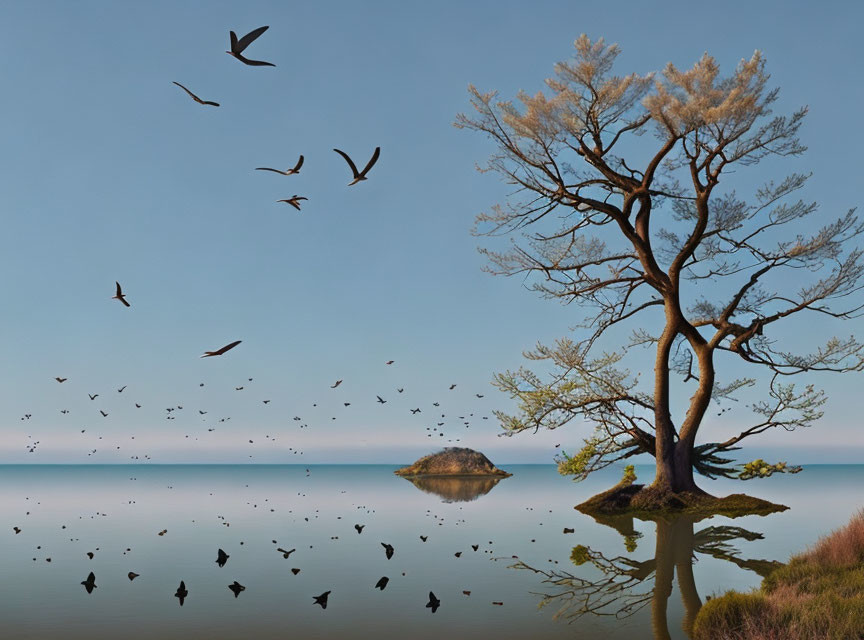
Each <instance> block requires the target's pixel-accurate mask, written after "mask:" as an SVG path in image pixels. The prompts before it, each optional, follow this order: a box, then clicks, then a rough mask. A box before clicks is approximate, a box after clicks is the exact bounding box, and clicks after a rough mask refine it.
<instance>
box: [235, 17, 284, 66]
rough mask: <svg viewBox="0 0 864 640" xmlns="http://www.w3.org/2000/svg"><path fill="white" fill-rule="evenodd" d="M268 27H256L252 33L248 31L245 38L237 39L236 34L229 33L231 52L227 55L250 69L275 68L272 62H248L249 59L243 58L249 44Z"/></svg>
mask: <svg viewBox="0 0 864 640" xmlns="http://www.w3.org/2000/svg"><path fill="white" fill-rule="evenodd" d="M269 28H270V27H269V26H268V27H258V28H257V29H255V30H254V31H250V32H249V33H247V34H246V35H245V36H243V37H242V38H240V39H239V40H238V39H237V34H236V33H234V32H233V31H231V32H230V33H231V50H230V51H226V52H225V53H227V54H228V55H231V56H234V57H235V58H237V59H238V60H239V61H240V62H242V63H243V64H246V65H249V66H250V67H275V66H276V65H275V64H273V63H272V62H264V61H262V60H250V59H249V58H244V57H243V51H244V50H245V49H246V47H248V46H249V45H250V44H252V43H253V42H255V40H257V39H258V36H260V35H261V34H262V33H264V32H265V31H267V29H269Z"/></svg>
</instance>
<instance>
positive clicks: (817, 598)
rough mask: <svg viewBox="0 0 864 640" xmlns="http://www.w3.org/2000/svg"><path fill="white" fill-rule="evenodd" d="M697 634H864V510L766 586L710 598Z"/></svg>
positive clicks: (769, 638)
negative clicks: (744, 592)
mask: <svg viewBox="0 0 864 640" xmlns="http://www.w3.org/2000/svg"><path fill="white" fill-rule="evenodd" d="M694 637H695V638H697V640H708V639H711V640H725V639H728V640H739V639H740V640H744V639H745V638H746V639H748V640H774V639H775V638H789V639H796V638H800V639H807V640H810V639H813V640H817V639H823V638H824V639H831V640H846V639H856V640H857V639H859V638H862V637H864V511H859V512H858V513H856V514H855V515H854V516H853V517H852V519H851V521H850V522H849V524H847V525H846V526H844V527H843V528H841V529H838V530H837V531H834V532H832V533H831V534H829V535H827V536H825V537H823V538H821V539H820V540H819V541H818V542H817V543H816V544H815V545H813V547H811V548H810V549H808V550H807V551H805V552H804V553H802V554H799V555H796V556H794V557H793V558H792V559H791V560H790V561H789V564H787V565H785V566H783V567H781V568H779V569H777V570H776V571H774V572H773V573H771V574H770V575H768V576H767V577H766V578H765V580H763V582H762V587H761V589H759V590H757V591H754V592H752V593H747V594H742V593H737V592H735V591H730V592H728V593H727V594H725V595H723V596H721V597H719V598H715V599H713V600H711V601H709V602H707V603H706V604H705V606H704V607H702V610H701V611H700V612H699V615H698V616H697V618H696V622H695V627H694Z"/></svg>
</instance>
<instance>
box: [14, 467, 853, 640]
mask: <svg viewBox="0 0 864 640" xmlns="http://www.w3.org/2000/svg"><path fill="white" fill-rule="evenodd" d="M503 466H505V467H506V468H507V469H508V470H509V471H512V472H513V474H514V475H513V477H511V478H507V479H504V480H502V481H501V482H499V483H498V484H497V485H495V486H492V487H491V488H490V487H488V486H486V487H483V488H482V490H483V491H488V493H485V494H483V493H481V495H479V496H478V497H477V498H476V499H474V500H473V501H467V502H464V501H463V502H444V501H443V499H442V498H441V497H440V496H438V495H436V494H435V493H433V492H429V491H427V490H426V489H425V488H424V490H421V489H418V488H417V487H415V486H414V485H413V484H411V483H410V482H408V481H406V480H405V479H402V478H399V477H396V476H394V475H393V473H392V471H393V469H395V468H396V467H393V466H366V465H364V466H321V465H318V466H311V467H309V469H310V473H309V474H308V475H307V473H306V467H304V466H295V465H291V466H0V486H2V487H3V490H2V493H0V513H2V522H0V540H2V546H0V567H2V579H0V620H2V623H0V624H2V628H0V637H3V638H40V639H42V638H91V639H93V638H112V639H113V638H120V637H123V638H184V639H188V638H192V637H195V638H284V637H297V638H327V639H333V638H368V637H377V638H391V637H392V638H395V637H399V638H405V637H407V638H412V639H420V638H429V639H432V638H436V639H437V638H444V637H448V638H453V639H456V638H487V637H496V638H574V637H577V638H591V637H604V638H628V639H631V640H632V639H633V638H643V637H652V634H657V637H672V638H683V637H686V635H685V634H684V632H683V631H682V620H683V619H684V617H685V615H686V613H685V606H684V605H683V604H682V597H681V596H682V594H681V593H680V590H679V586H678V582H677V580H676V581H675V582H674V587H673V589H672V593H671V596H670V597H669V599H668V602H665V606H664V607H660V609H661V611H659V612H658V610H657V609H658V607H657V603H658V602H659V600H657V598H656V597H655V596H656V594H652V589H653V585H654V577H655V576H654V573H653V572H654V571H657V572H658V573H662V574H663V575H665V573H663V570H662V569H661V568H660V567H661V566H664V565H663V562H662V561H658V562H656V567H655V562H654V560H655V556H656V557H657V558H659V557H661V556H662V557H666V555H667V553H666V551H663V550H662V549H660V547H662V546H663V544H661V545H659V546H658V545H657V541H656V537H655V536H656V532H657V525H655V524H654V523H651V522H640V521H635V522H633V523H632V527H633V531H632V532H631V533H633V534H636V535H631V536H630V538H629V539H630V543H629V545H628V544H627V542H626V540H625V538H624V537H622V535H620V534H619V533H618V532H617V531H616V530H615V529H613V528H611V527H609V526H604V525H601V524H598V523H596V522H595V521H594V520H592V519H591V518H588V517H586V516H583V515H582V514H580V513H579V512H577V511H575V510H574V509H573V505H575V504H577V503H578V502H580V501H582V500H583V499H585V498H586V497H588V496H590V495H592V494H594V493H596V492H597V491H600V490H602V489H605V488H608V487H609V486H611V485H612V484H613V483H614V482H615V481H616V480H617V478H618V477H619V475H620V472H619V471H615V472H610V473H607V474H605V475H601V476H594V477H592V478H591V479H589V481H587V482H585V483H581V484H574V483H572V482H571V481H570V480H568V479H565V478H562V477H561V476H559V475H558V474H557V473H556V471H555V468H554V467H552V466H537V465H511V466H507V465H503ZM637 472H638V473H639V475H640V481H650V479H651V478H650V473H651V471H650V469H648V468H645V469H640V468H637ZM862 481H864V465H862V466H857V465H856V466H814V467H808V468H806V469H805V471H804V472H803V473H800V474H798V475H793V476H777V477H774V478H770V479H767V480H761V481H758V480H757V481H752V482H747V483H742V482H733V481H716V482H707V481H706V482H703V485H704V486H705V488H706V489H707V490H709V491H711V492H712V493H715V494H716V495H724V494H727V493H733V492H744V491H746V492H748V493H751V494H753V495H758V496H760V497H764V498H766V499H770V500H774V501H777V502H782V503H784V504H787V505H789V506H790V507H792V508H791V509H790V510H789V511H786V512H784V513H781V514H775V515H773V516H768V517H765V518H761V517H756V516H750V517H746V518H739V519H736V520H729V519H727V518H722V517H716V518H713V519H711V520H708V521H703V522H699V523H696V524H694V525H687V526H684V527H683V528H680V527H679V529H680V531H679V530H676V531H677V533H675V534H674V536H672V537H670V536H671V534H669V532H665V533H663V534H662V536H661V542H663V540H666V539H669V540H673V543H674V545H677V546H678V547H679V549H678V556H679V560H680V557H689V556H691V555H692V556H695V557H696V562H695V564H694V565H693V569H692V571H693V582H692V584H689V585H688V586H687V587H686V588H685V592H684V594H683V595H684V600H685V601H687V602H688V603H689V606H690V607H691V609H692V608H693V606H694V600H693V597H694V595H695V596H696V598H698V599H701V600H702V601H704V599H705V596H706V595H711V594H712V593H718V592H722V591H724V590H726V589H729V588H736V589H746V588H748V587H751V586H755V585H757V584H758V583H759V582H760V580H761V579H760V577H759V576H758V575H757V573H756V572H754V571H753V570H752V567H754V566H756V567H758V566H761V565H759V564H758V563H756V564H753V563H748V561H750V560H785V559H786V558H787V557H788V556H789V554H790V553H792V552H795V551H799V550H802V549H803V548H804V547H806V546H807V545H808V544H811V543H812V542H814V541H815V540H816V539H817V538H818V537H819V536H820V535H823V534H824V533H827V532H828V531H829V530H831V529H832V528H835V527H837V526H840V525H842V524H843V523H845V522H846V521H847V520H848V518H849V517H850V515H851V514H852V513H853V512H854V511H855V510H857V509H858V508H860V507H861V506H862V503H864V500H862V498H861V493H860V487H861V485H862ZM446 491H449V492H450V493H449V494H448V495H450V496H451V497H452V496H453V495H458V496H462V493H460V492H458V491H457V492H456V493H454V492H453V489H452V488H447V489H446ZM28 512H29V513H28ZM307 519H308V520H307ZM354 524H364V525H366V526H365V529H364V530H363V533H362V534H360V535H358V534H357V533H356V531H355V530H354ZM64 525H65V529H64V528H62V527H63V526H64ZM228 525H230V526H228ZM724 525H728V526H734V527H740V528H742V529H741V530H728V529H711V530H709V531H708V532H707V533H706V532H705V531H706V528H708V527H721V526H724ZM13 526H18V527H20V528H21V530H22V531H21V533H20V534H19V535H16V534H15V533H14V531H13V529H12V527H13ZM564 527H572V528H574V529H575V530H576V531H575V533H573V534H564V533H563V532H562V531H563V529H564ZM624 528H625V529H626V527H624ZM163 529H167V533H166V534H165V535H164V536H159V535H157V534H158V532H159V531H161V530H163ZM742 530H747V531H751V532H757V533H761V534H764V538H763V539H752V540H748V538H752V537H753V536H742V535H741V531H742ZM681 531H683V532H684V533H683V534H682V533H681ZM691 532H692V533H691ZM718 532H720V533H719V534H718ZM639 534H641V537H638V535H639ZM420 535H427V536H428V542H426V543H423V542H422V541H421V540H420V537H419V536H420ZM682 535H683V537H682ZM717 535H720V537H721V538H723V539H722V540H720V539H718V538H717ZM724 536H725V537H724ZM730 536H731V538H730ZM273 540H276V541H277V543H278V544H274V543H273V542H272V541H273ZM532 540H533V541H532ZM682 540H683V542H682ZM694 541H695V542H694ZM381 542H387V543H390V544H392V545H393V546H394V547H395V549H396V553H395V555H394V557H393V558H392V559H391V560H387V559H386V558H385V555H384V549H383V548H382V547H381V544H380V543H381ZM490 542H491V544H490ZM634 542H635V548H633V543H634ZM472 544H478V545H480V546H479V550H478V551H473V550H472V548H471V545H472ZM664 544H665V543H664ZM670 544H671V543H670ZM576 545H585V546H587V547H588V548H589V549H590V551H591V553H592V554H595V556H594V557H595V558H599V559H598V560H597V564H592V563H591V562H587V563H584V564H582V565H580V566H574V564H573V563H572V562H571V560H570V556H571V551H572V549H573V547H575V546H576ZM682 545H683V546H685V547H686V546H688V545H690V546H693V545H695V550H693V551H692V552H691V550H690V549H689V548H687V549H684V550H683V551H682V549H681V548H680V547H682ZM718 545H719V546H718ZM277 546H279V547H283V548H285V549H292V548H296V551H295V552H294V553H293V554H292V555H291V556H290V558H289V559H287V560H286V559H283V558H282V555H281V554H280V553H277V551H276V547H277ZM628 546H629V548H630V549H631V550H632V551H628V549H627V547H628ZM37 547H41V548H37ZM220 547H221V548H222V549H224V550H225V551H226V552H227V553H228V554H229V555H230V559H229V560H228V563H227V564H226V566H225V567H224V568H219V567H218V566H217V565H216V563H215V560H216V551H217V549H218V548H220ZM97 549H98V550H97ZM127 549H129V551H127ZM88 551H93V552H94V553H95V557H94V558H93V560H90V559H88V558H87V556H86V553H87V552H88ZM459 551H461V552H462V556H461V557H460V558H457V557H455V556H454V554H455V553H456V552H459ZM673 551H674V550H673ZM598 554H599V555H598ZM658 554H659V555H658ZM682 554H683V555H682ZM514 555H516V556H518V557H519V559H521V560H523V561H524V562H525V563H526V564H528V565H530V566H532V567H534V568H538V569H543V570H547V571H548V570H558V571H566V572H570V573H571V574H573V575H574V576H577V577H579V578H582V579H584V580H588V581H592V584H593V582H594V581H597V580H599V579H602V578H604V577H606V578H608V577H609V576H610V575H612V574H611V573H609V574H604V573H603V572H601V571H600V570H599V569H598V567H599V568H603V569H604V571H608V572H613V573H614V572H615V571H617V570H618V569H620V568H621V567H623V568H624V569H625V571H631V573H633V574H637V577H639V578H644V579H643V580H641V581H640V580H637V579H633V578H632V577H631V576H630V574H625V575H623V576H620V575H619V576H618V579H619V580H620V579H621V578H622V577H623V579H624V580H629V581H630V583H629V586H630V587H631V589H629V590H625V591H623V592H622V595H623V596H625V598H626V597H628V594H629V597H630V600H629V601H628V600H626V599H625V598H620V599H618V600H617V601H616V599H615V598H613V599H612V600H610V604H609V605H608V607H609V608H607V611H614V610H615V609H616V606H617V605H618V604H623V603H626V602H633V603H636V604H638V603H640V602H641V603H642V604H643V605H644V606H643V608H641V609H639V610H638V611H636V612H635V613H633V614H632V615H629V616H625V617H615V616H610V617H597V616H592V615H590V614H589V615H584V616H581V617H579V616H573V615H572V614H573V613H574V611H575V610H576V609H578V598H577V599H576V600H573V599H571V600H569V601H568V600H567V599H566V591H567V589H566V588H565V589H563V591H564V592H565V596H563V597H559V598H557V599H555V600H554V601H553V602H551V603H550V604H548V605H547V606H545V607H543V608H540V609H538V604H539V603H540V602H541V599H542V596H541V595H540V594H543V593H546V594H555V593H558V592H559V591H562V589H561V588H558V587H555V586H554V585H549V584H543V582H542V580H543V579H544V576H543V575H541V574H537V573H533V572H532V571H529V570H524V569H523V570H519V569H514V568H508V567H509V566H510V565H512V564H513V563H515V562H516V560H514V559H513V558H512V556H514ZM673 555H674V553H673ZM49 557H50V558H51V562H50V563H48V562H46V558H49ZM669 557H671V556H669ZM33 558H35V559H36V560H35V561H34V560H33ZM605 559H609V560H610V563H609V564H608V565H607V564H605ZM556 562H557V564H555V563H556ZM671 562H672V561H671V560H670V563H671ZM628 563H631V564H628ZM639 563H641V564H639ZM669 566H672V565H671V564H670V565H669ZM292 567H296V568H299V569H301V571H300V573H299V574H298V575H296V576H295V575H292V573H291V571H290V570H291V568H292ZM633 567H638V569H633ZM90 571H93V572H94V573H95V574H96V584H97V589H96V590H95V591H94V592H93V593H92V594H89V595H88V594H87V593H86V591H85V590H84V588H83V587H82V586H81V585H80V584H79V583H80V582H81V581H82V580H84V579H85V578H86V576H87V574H88V573H89V572H90ZM129 571H135V572H136V573H139V574H140V577H139V578H137V579H136V580H135V581H134V582H130V581H129V580H128V578H127V577H126V574H127V573H128V572H129ZM403 573H404V575H403ZM382 576H388V577H389V578H390V583H389V585H388V586H387V588H386V589H385V590H384V591H383V592H382V591H379V590H377V589H374V588H373V586H374V584H375V583H376V582H377V580H378V579H379V578H380V577H382ZM676 577H677V575H676ZM181 579H182V580H184V581H185V582H186V586H187V588H188V590H189V596H188V598H187V600H186V602H185V605H184V606H183V607H182V608H181V607H180V606H179V605H178V601H177V599H176V598H175V597H174V595H173V594H174V591H175V590H176V589H177V586H178V584H179V582H180V580H181ZM234 580H237V581H239V582H240V583H241V584H243V585H245V586H246V591H245V592H243V593H241V594H240V597H239V598H237V599H235V598H234V596H233V594H232V593H231V592H230V591H229V590H228V588H227V586H228V585H229V584H230V583H231V582H233V581H234ZM556 589H557V591H556ZM327 590H331V591H332V593H331V594H330V600H329V606H328V608H327V609H326V610H322V609H321V608H320V607H318V606H314V605H313V604H312V597H313V596H314V595H318V594H320V593H322V592H324V591H327ZM463 590H470V591H471V595H470V596H465V595H463V594H462V591H463ZM429 591H433V592H434V593H435V595H436V596H437V597H438V598H439V599H440V600H441V608H440V609H439V610H438V611H437V613H435V614H432V613H431V611H430V610H429V609H427V608H426V607H425V604H426V602H427V600H428V593H429ZM634 594H635V595H634ZM640 594H642V595H641V596H640ZM646 594H647V595H646ZM600 595H602V593H601V594H600ZM661 595H662V594H661ZM640 598H641V599H640ZM493 601H497V602H503V605H502V606H496V605H493V604H492V602H493ZM697 604H698V602H697ZM562 605H564V610H563V611H562V613H561V615H560V617H558V618H557V619H555V616H554V614H555V612H556V611H558V610H559V608H560V607H561V606H562ZM652 605H653V607H654V609H655V611H654V614H653V618H652ZM634 608H637V607H636V606H635V605H634ZM664 611H665V620H664V619H663V616H662V615H661V613H662V612H664ZM652 620H653V626H652ZM664 628H665V629H664ZM664 631H668V634H669V636H665V635H664Z"/></svg>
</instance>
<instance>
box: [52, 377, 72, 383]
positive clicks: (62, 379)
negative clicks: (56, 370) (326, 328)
mask: <svg viewBox="0 0 864 640" xmlns="http://www.w3.org/2000/svg"><path fill="white" fill-rule="evenodd" d="M54 379H55V380H56V381H57V382H59V383H60V384H63V383H64V382H66V381H67V380H68V379H69V378H54Z"/></svg>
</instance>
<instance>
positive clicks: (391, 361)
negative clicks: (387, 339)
mask: <svg viewBox="0 0 864 640" xmlns="http://www.w3.org/2000/svg"><path fill="white" fill-rule="evenodd" d="M394 362H396V361H395V360H388V361H387V362H385V363H384V364H393V363H394Z"/></svg>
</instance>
